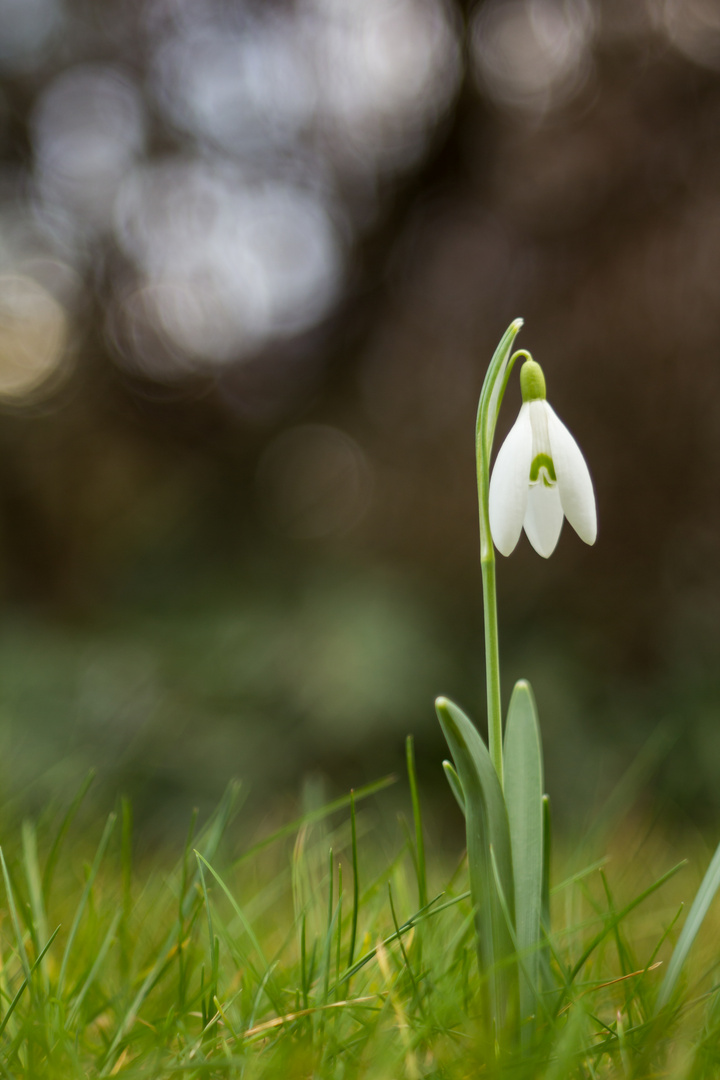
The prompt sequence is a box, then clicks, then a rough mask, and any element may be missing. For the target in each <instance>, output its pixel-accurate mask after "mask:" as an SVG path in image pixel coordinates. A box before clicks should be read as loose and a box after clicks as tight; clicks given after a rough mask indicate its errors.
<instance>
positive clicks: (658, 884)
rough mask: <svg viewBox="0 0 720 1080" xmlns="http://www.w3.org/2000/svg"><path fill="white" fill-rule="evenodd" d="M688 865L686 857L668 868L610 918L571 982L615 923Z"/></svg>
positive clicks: (571, 980) (571, 979)
mask: <svg viewBox="0 0 720 1080" xmlns="http://www.w3.org/2000/svg"><path fill="white" fill-rule="evenodd" d="M686 865H687V860H686V859H683V861H682V862H679V863H677V865H676V866H673V867H672V869H670V870H668V871H667V872H666V873H665V874H663V875H662V877H659V878H658V880H657V881H655V882H653V884H652V885H650V886H648V888H647V889H644V890H643V891H642V892H641V893H640V895H639V896H636V897H635V899H634V900H631V901H630V903H629V904H626V905H625V907H624V908H622V909H621V910H620V911H619V912H618V913H617V915H616V916H615V917H614V918H612V919H610V920H608V921H607V922H606V924H605V926H604V927H603V929H602V930H600V931H599V932H598V933H597V934H596V936H595V937H594V938H593V939H592V941H591V942H590V944H589V945H588V946H587V948H586V949H585V951H584V953H583V954H582V956H581V957H580V959H579V960H578V961H577V963H576V964H575V966H574V967H573V968H572V970H571V972H570V983H573V982H574V981H575V979H576V978H577V976H578V975H579V974H580V972H581V971H582V969H583V968H584V966H585V964H586V963H587V962H588V960H589V959H590V957H591V956H592V954H593V953H594V952H595V949H596V948H597V947H598V945H599V944H600V943H601V942H602V941H604V939H605V938H606V937H607V935H608V934H609V933H611V931H612V930H613V927H614V926H615V924H616V923H619V922H622V920H623V919H624V918H625V917H626V916H627V915H629V914H630V912H631V911H634V910H635V908H636V907H638V906H639V905H640V904H642V903H643V901H645V900H647V898H648V897H649V896H652V894H653V893H654V892H657V890H658V889H660V888H662V886H663V885H665V884H666V882H668V881H669V880H670V878H672V877H674V876H675V874H677V873H678V871H679V870H682V868H683V867H684V866H686Z"/></svg>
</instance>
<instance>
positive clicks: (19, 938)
mask: <svg viewBox="0 0 720 1080" xmlns="http://www.w3.org/2000/svg"><path fill="white" fill-rule="evenodd" d="M0 865H2V875H3V879H4V881H5V893H6V895H7V901H8V908H9V909H10V919H11V921H12V925H13V930H14V932H15V941H16V944H17V951H18V956H19V957H20V963H21V965H22V969H23V974H24V975H25V979H26V981H27V982H28V983H29V982H30V964H29V962H28V956H27V952H26V950H25V942H24V941H23V934H22V928H21V926H20V920H19V919H18V913H17V907H16V906H15V896H14V893H13V889H12V885H11V884H10V874H9V873H8V868H7V863H6V862H5V855H4V853H3V849H2V848H1V847H0ZM31 992H32V987H31Z"/></svg>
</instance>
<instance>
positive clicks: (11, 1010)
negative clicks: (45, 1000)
mask: <svg viewBox="0 0 720 1080" xmlns="http://www.w3.org/2000/svg"><path fill="white" fill-rule="evenodd" d="M59 931H60V927H59V926H57V927H55V929H54V930H53V932H52V935H51V936H50V938H49V939H48V941H47V943H46V944H45V946H44V947H43V948H42V950H41V951H40V952H39V953H38V956H37V960H36V961H35V963H34V964H33V966H32V967H31V968H30V970H29V971H28V974H27V976H26V977H25V978H24V979H23V981H22V983H21V984H20V986H19V987H18V990H17V993H16V994H15V997H14V998H13V999H12V1001H11V1002H10V1004H9V1006H8V1010H7V1012H6V1013H5V1015H4V1016H3V1018H2V1020H1V1021H0V1035H2V1033H3V1032H4V1031H5V1028H6V1027H7V1023H8V1020H9V1019H10V1017H11V1016H12V1014H13V1013H14V1011H15V1008H16V1006H17V1004H18V1002H19V1001H20V998H21V997H22V995H23V992H24V990H25V987H26V986H28V984H29V983H30V980H31V979H32V976H33V973H34V972H35V971H36V969H37V968H38V967H39V966H40V964H41V963H42V962H43V960H44V959H45V954H46V952H47V951H48V949H49V948H50V946H51V945H52V943H53V941H54V940H55V938H56V937H57V935H58V933H59Z"/></svg>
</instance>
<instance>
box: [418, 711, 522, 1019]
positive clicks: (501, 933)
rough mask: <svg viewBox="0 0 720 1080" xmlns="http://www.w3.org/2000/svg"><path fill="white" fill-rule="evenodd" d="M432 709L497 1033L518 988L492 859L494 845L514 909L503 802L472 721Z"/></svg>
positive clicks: (492, 766) (499, 869)
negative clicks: (457, 787)
mask: <svg viewBox="0 0 720 1080" xmlns="http://www.w3.org/2000/svg"><path fill="white" fill-rule="evenodd" d="M435 708H436V711H437V715H438V719H439V721H440V725H441V727H442V729H443V733H444V735H445V738H446V740H447V744H448V746H449V748H450V753H451V754H452V756H453V761H454V762H455V767H456V769H457V771H458V775H459V777H460V783H461V785H462V792H463V795H464V800H465V829H466V834H467V848H468V866H469V869H470V890H471V895H472V901H473V905H474V907H475V926H476V931H477V939H478V960H479V963H480V970H481V973H482V975H483V976H485V977H486V978H487V980H488V989H489V995H490V1002H489V1004H490V1008H491V1010H492V1013H493V1016H494V1017H495V1019H496V1021H497V1024H498V1027H497V1030H498V1031H500V1030H501V1029H502V1028H503V1027H504V1026H505V1022H506V1017H507V1016H508V1012H512V1011H513V1010H512V1007H511V1006H512V1004H513V1000H514V997H515V987H516V985H517V984H516V973H515V966H514V965H513V964H509V963H508V962H507V961H508V960H509V959H510V958H511V957H512V955H513V954H514V949H513V945H512V941H511V938H510V935H509V933H508V928H507V923H506V917H505V915H504V914H503V910H502V905H501V903H500V899H499V897H498V890H497V888H496V885H495V878H494V874H493V868H492V862H491V856H490V847H491V845H492V848H493V850H494V853H495V862H496V865H497V873H498V877H499V879H500V882H501V884H502V890H503V894H504V896H505V897H506V899H507V903H508V905H509V906H511V907H512V906H514V895H515V892H514V888H513V872H512V856H511V854H510V831H509V827H508V816H507V810H506V808H505V800H504V799H503V794H502V790H501V788H500V782H499V780H498V777H497V773H496V772H495V767H494V765H493V763H492V761H491V760H490V755H489V753H488V751H487V747H486V746H485V743H484V742H483V740H482V739H481V738H480V735H479V734H478V732H477V729H476V728H475V726H474V724H473V723H472V721H470V720H469V719H468V718H467V716H466V715H465V713H464V712H463V711H462V709H460V708H458V706H457V705H454V704H453V703H452V702H451V701H448V700H447V698H442V697H441V698H438V699H437V701H436V702H435ZM510 916H511V918H512V917H513V912H512V910H511V912H510Z"/></svg>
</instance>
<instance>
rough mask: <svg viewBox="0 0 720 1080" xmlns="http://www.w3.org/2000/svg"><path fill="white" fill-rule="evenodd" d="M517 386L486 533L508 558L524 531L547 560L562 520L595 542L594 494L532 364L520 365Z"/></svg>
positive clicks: (492, 486)
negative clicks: (517, 405)
mask: <svg viewBox="0 0 720 1080" xmlns="http://www.w3.org/2000/svg"><path fill="white" fill-rule="evenodd" d="M531 365H532V367H531ZM520 382H521V386H522V391H523V404H522V407H521V409H520V415H519V416H518V418H517V420H516V421H515V424H514V425H513V427H512V429H511V431H510V433H509V434H508V437H507V438H506V440H505V442H504V443H503V444H502V446H501V447H500V452H499V453H498V456H497V460H496V461H495V468H494V469H493V474H492V479H491V480H490V496H489V502H490V505H489V510H490V531H491V533H492V538H493V541H494V542H495V546H496V547H497V549H498V551H500V552H501V554H503V555H509V554H510V553H511V552H512V551H513V549H514V548H515V545H516V544H517V542H518V540H519V539H520V533H521V532H522V529H523V527H524V528H525V532H526V533H527V536H528V540H529V541H530V543H531V544H532V546H533V547H534V548H535V550H536V551H537V553H538V555H542V556H543V558H545V559H547V558H548V557H549V556H550V555H552V553H553V551H554V550H555V547H556V545H557V542H558V539H559V538H560V530H561V529H562V524H563V518H564V517H566V518H567V519H568V521H569V522H570V524H571V525H572V527H573V529H575V532H576V533H577V534H578V536H579V537H580V539H581V540H584V541H585V543H586V544H594V543H595V538H596V536H597V513H596V510H595V494H594V492H593V486H592V480H591V479H590V473H589V471H588V467H587V465H586V464H585V458H584V457H583V456H582V453H581V452H580V448H579V446H578V444H577V443H576V442H575V440H574V438H573V437H572V435H571V434H570V432H569V431H568V429H567V428H566V427H565V425H564V424H563V422H562V421H561V420H560V419H559V418H558V417H557V416H556V414H555V412H554V410H553V409H552V408H551V407H550V406H549V405H548V403H547V401H546V400H545V379H544V377H543V374H542V370H541V368H540V366H539V365H538V364H536V363H535V361H534V360H527V361H526V362H525V363H524V364H523V367H522V371H521V374H520Z"/></svg>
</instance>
